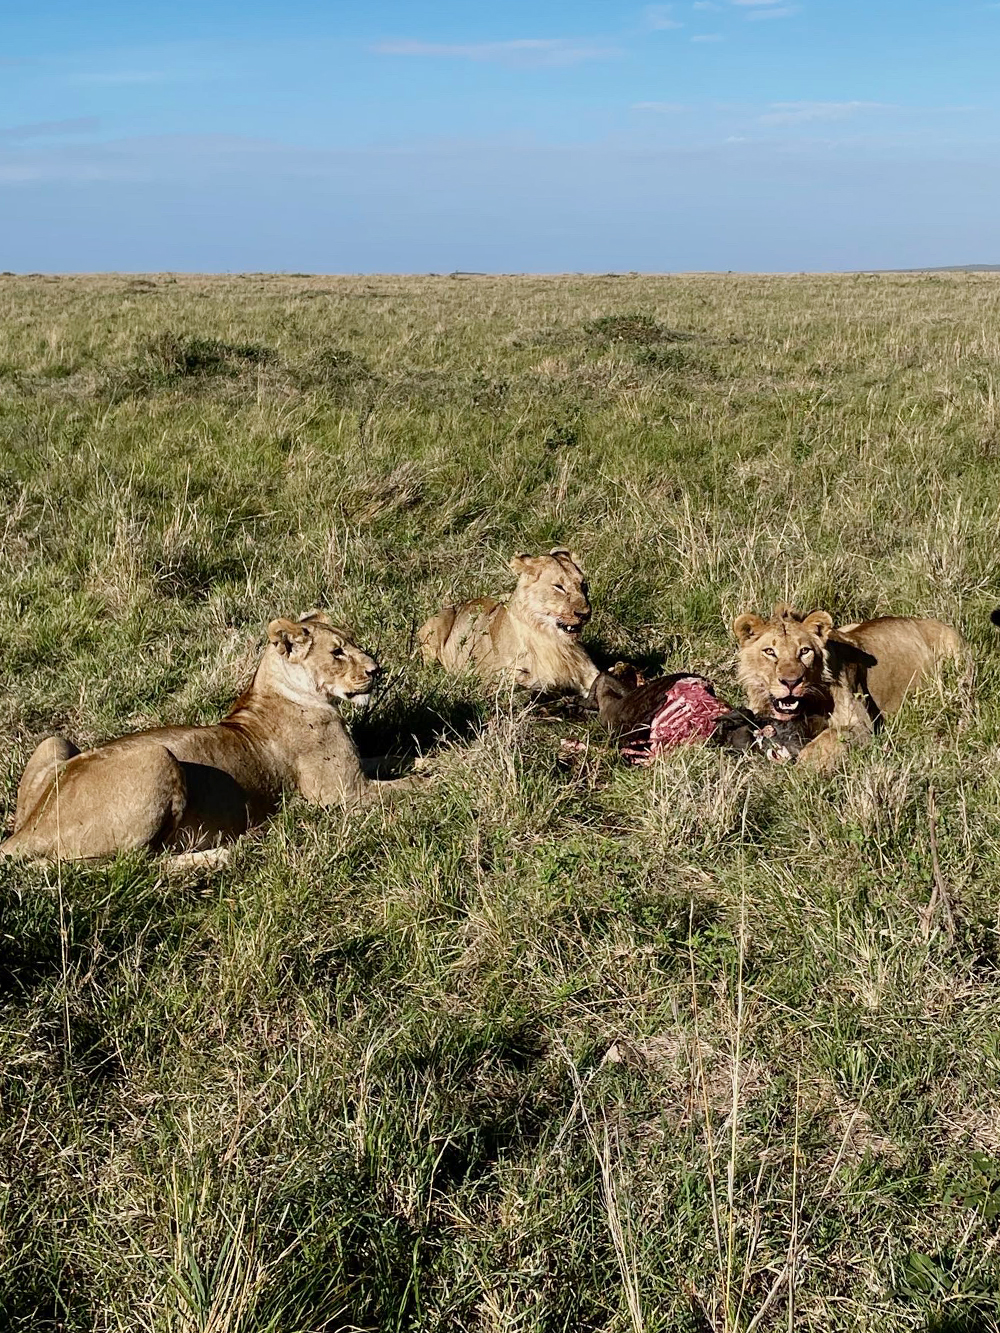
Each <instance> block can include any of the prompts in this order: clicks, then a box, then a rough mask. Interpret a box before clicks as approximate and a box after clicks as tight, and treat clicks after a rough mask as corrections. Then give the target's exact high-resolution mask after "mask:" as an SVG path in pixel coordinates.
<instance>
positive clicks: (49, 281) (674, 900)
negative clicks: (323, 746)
mask: <svg viewBox="0 0 1000 1333" xmlns="http://www.w3.org/2000/svg"><path fill="white" fill-rule="evenodd" d="M998 366H1000V275H978V274H970V275H966V274H956V275H948V276H939V275H920V276H845V277H830V278H813V277H787V278H778V277H740V276H718V277H707V276H706V277H685V278H669V277H664V278H642V277H636V276H614V275H608V276H606V277H593V278H582V277H577V278H574V277H565V278H555V279H533V278H485V277H475V276H468V277H465V276H455V277H451V278H448V277H426V278H357V279H339V278H338V279H333V278H318V277H296V276H289V277H283V278H272V277H267V276H259V275H250V276H242V277H232V278H197V277H191V278H173V277H168V276H154V277H149V278H127V277H120V278H119V277H109V278H86V279H85V278H79V279H77V278H58V279H57V278H42V277H35V278H14V277H10V276H7V277H3V278H0V495H2V499H3V508H2V511H0V533H2V540H0V664H2V681H3V688H2V690H0V738H2V742H3V747H2V753H0V806H2V813H3V815H4V816H5V818H6V821H7V824H6V826H7V827H9V822H10V819H11V817H12V814H13V799H14V791H15V786H16V781H17V777H18V775H19V772H20V769H21V766H22V764H23V763H24V761H25V759H26V757H27V755H28V754H29V752H30V750H31V748H32V746H33V745H34V744H35V743H36V741H37V739H38V738H39V737H40V736H41V735H43V734H44V733H46V732H48V731H49V730H52V729H56V728H58V729H60V730H64V731H66V732H67V733H68V734H70V735H71V736H72V737H73V738H74V739H75V740H76V741H77V742H78V743H81V744H85V743H90V742H94V741H97V740H99V739H100V738H103V737H107V736H109V735H112V734H117V733H120V732H122V731H124V730H127V729H134V728H139V727H143V726H148V725H153V724H158V723H161V722H182V721H185V722H202V721H208V720H214V719H215V718H217V717H218V716H219V715H220V713H221V712H222V711H224V709H225V708H226V706H227V704H228V703H229V702H230V701H231V700H232V699H233V698H234V697H235V695H236V694H237V692H238V690H239V688H240V687H241V685H242V684H243V683H244V681H245V679H246V677H247V676H248V674H249V672H250V670H251V667H252V665H253V663H254V661H255V657H256V655H257V653H258V652H259V649H260V645H261V643H262V630H263V627H264V626H265V625H266V623H267V621H268V620H269V619H270V618H272V617H273V616H276V615H279V614H288V613H294V612H298V611H301V610H303V609H305V608H307V607H310V606H313V605H322V606H325V607H328V608H330V609H331V611H333V612H335V613H336V616H337V617H338V618H342V619H344V620H346V621H347V622H348V623H350V624H352V625H354V626H355V627H356V629H357V632H358V636H359V639H360V641H361V642H362V643H364V644H365V645H366V646H368V647H370V648H371V649H373V650H374V651H375V652H376V653H377V655H378V656H379V657H380V658H381V660H382V662H383V664H384V665H385V666H386V667H388V668H390V671H389V679H388V681H387V683H386V686H385V688H384V689H383V691H382V693H381V695H380V697H379V700H378V702H377V703H376V704H375V706H374V707H373V709H372V710H371V712H370V713H369V715H368V716H366V717H364V718H362V719H360V720H359V721H358V722H357V723H356V725H355V734H356V736H357V738H358V740H359V743H360V744H361V745H362V747H363V748H365V749H368V750H370V751H372V752H376V751H379V750H382V749H384V748H385V746H386V744H387V742H390V741H393V740H395V739H396V738H398V737H400V736H402V737H403V739H404V742H405V743H406V744H408V745H409V746H410V748H411V749H413V750H416V749H420V750H423V751H425V752H428V753H432V754H434V755H435V756H436V761H435V762H436V766H437V780H436V782H435V783H434V785H433V787H432V789H431V791H430V792H429V793H427V794H419V795H417V796H414V797H413V798H412V799H411V800H409V801H407V802H406V803H405V804H400V805H399V806H397V807H396V808H394V809H393V810H392V812H391V815H390V814H389V813H386V812H383V811H382V810H378V809H376V810H374V811H371V812H369V813H366V814H364V815H361V816H356V817H350V818H348V817H345V816H343V815H342V814H340V813H337V812H323V811H319V810H315V809H312V808H309V807H306V806H305V805H303V804H301V803H296V802H289V803H288V805H287V807H286V808H285V809H284V811H283V812H282V813H281V815H280V816H279V817H278V818H277V819H276V820H275V821H274V822H273V823H272V824H271V825H269V826H268V827H266V828H264V829H261V830H260V831H259V832H258V833H256V834H254V835H253V836H251V837H248V838H246V839H245V840H244V841H243V842H242V843H241V844H240V846H239V849H238V851H237V853H236V854H235V856H234V858H233V860H232V862H231V863H230V865H229V866H228V867H227V868H226V869H225V870H223V871H220V872H218V873H216V874H213V875H211V876H209V877H207V878H201V879H189V880H179V881H178V880H168V879H167V877H166V876H165V874H164V871H163V867H162V865H160V864H158V863H157V862H156V861H155V860H154V861H148V860H144V859H142V858H129V859H121V860H119V861H117V862H115V863H113V864H109V865H104V866H100V867H96V868H95V867H86V866H84V867H81V866H70V865H64V866H62V867H61V868H55V867H53V868H51V869H49V870H43V869H38V868H32V867H23V866H22V867H11V866H9V865H4V866H3V868H2V869H0V876H2V880H0V884H2V889H0V936H2V940H0V1006H2V1011H0V1012H2V1019H0V1311H2V1313H0V1326H2V1327H3V1328H5V1329H6V1328H9V1329H12V1330H32V1331H34V1330H56V1329H59V1330H64V1331H65V1333H80V1331H81V1330H102V1331H103V1330H111V1329H115V1330H118V1329H120V1330H129V1333H134V1331H135V1330H150V1331H154V1330H155V1331H159V1330H163V1331H164V1333H166V1331H169V1333H195V1331H196V1330H199V1331H204V1333H265V1331H268V1333H311V1331H312V1330H320V1329H324V1330H345V1331H346V1330H362V1329H363V1330H372V1331H373V1333H375V1331H377V1333H403V1331H404V1330H477V1331H483V1333H485V1331H487V1330H488V1331H489V1333H500V1331H501V1330H503V1331H504V1333H515V1331H516V1333H535V1331H537V1333H556V1331H557V1330H558V1331H559V1333H579V1331H581V1330H598V1329H600V1330H609V1331H611V1330H614V1331H615V1333H618V1331H621V1333H640V1331H641V1333H654V1331H662V1333H673V1331H674V1330H689V1331H690V1333H699V1331H701V1333H707V1331H708V1330H712V1331H713V1333H714V1331H716V1330H719V1331H720V1333H722V1331H724V1333H736V1330H743V1331H744V1333H750V1330H753V1329H795V1330H834V1329H837V1330H844V1331H845V1333H854V1331H855V1330H880V1331H881V1330H897V1329H900V1330H906V1329H920V1330H922V1329H927V1330H935V1331H936V1333H958V1331H959V1330H966V1331H967V1333H973V1331H977V1330H993V1329H997V1328H998V1327H1000V1255H998V1251H997V1247H998V1243H1000V993H998V981H1000V938H998V929H1000V922H998V900H1000V892H998V874H997V866H998V860H1000V787H998V768H1000V764H998V760H1000V634H998V633H997V631H996V630H994V629H993V628H992V627H991V626H990V624H989V622H988V613H989V611H990V610H991V609H992V608H993V607H994V606H996V605H997V603H998V602H1000V486H998V477H1000V413H998V397H997V393H998V384H1000V378H998ZM556 542H559V543H565V544H567V545H571V546H572V547H573V549H574V550H575V551H577V552H579V553H580V555H581V557H582V559H583V562H584V564H585V566H586V568H587V571H588V574H589V575H590V579H591V584H592V589H593V600H594V605H595V616H594V620H593V623H592V626H591V628H590V630H589V631H588V636H587V639H586V640H585V641H587V642H589V644H590V646H591V648H592V650H593V652H594V653H595V656H598V657H599V658H601V659H602V660H614V659H615V658H617V657H628V658H630V659H632V660H633V661H638V662H641V663H643V664H645V665H646V666H647V667H659V666H662V667H663V668H665V669H668V670H675V669H680V668H687V667H691V668H695V669H698V670H702V671H705V672H706V673H707V674H709V675H710V676H711V677H712V678H713V679H715V680H717V681H718V682H719V688H720V693H723V694H725V693H727V692H728V693H729V695H730V697H733V698H735V692H734V691H733V690H732V664H733V647H734V645H733V641H732V640H731V638H730V635H729V630H728V625H729V623H730V622H731V620H732V617H733V615H734V614H736V613H737V612H739V611H742V610H746V609H758V610H765V609H767V608H768V607H769V606H770V604H771V603H772V602H773V601H774V600H775V599H776V598H778V597H789V598H791V599H793V600H795V601H796V603H797V604H798V605H800V606H802V607H814V606H823V607H826V608H827V609H829V610H830V611H831V612H832V613H833V614H834V615H835V616H837V617H838V618H839V619H841V620H844V619H848V618H849V619H852V620H853V619H857V618H861V617H863V616H866V615H872V614H878V613H883V612H887V611H900V612H918V613H926V614H933V615H939V616H942V617H943V618H945V619H949V620H952V621H953V622H954V623H956V624H958V625H960V626H961V628H962V629H963V630H964V631H965V633H966V634H967V636H968V638H969V640H970V642H971V644H972V647H973V651H974V654H975V658H976V663H977V669H976V676H975V681H974V683H973V685H972V687H971V688H970V684H969V682H968V681H965V682H962V681H958V680H953V681H951V682H949V684H948V686H947V688H945V689H939V690H933V691H928V692H927V693H926V694H925V695H924V696H923V697H922V698H921V699H920V700H919V701H918V702H917V703H916V704H915V705H914V706H913V707H911V708H909V709H908V710H907V711H906V712H905V713H904V714H903V715H902V716H900V717H899V718H898V719H897V720H896V721H895V722H894V723H893V725H892V726H890V727H889V729H888V730H887V731H886V732H885V733H884V734H883V735H882V736H881V737H880V738H878V739H877V740H876V741H875V743H874V744H873V745H872V746H871V747H870V748H869V749H867V750H864V751H859V752H856V753H854V754H853V755H852V756H851V758H850V762H849V765H848V768H847V769H846V771H845V772H843V773H842V774H840V775H838V776H836V777H834V778H818V777H810V776H808V775H803V774H800V773H797V772H795V771H793V770H789V769H786V768H783V767H780V766H772V765H767V764H764V763H753V762H741V761H738V760H736V759H729V758H727V757H725V756H722V755H720V754H718V753H715V752H710V751H707V750H693V751H689V752H683V753H675V754H673V755H671V756H669V757H667V758H665V759H663V760H662V761H660V762H659V763H658V765H657V766H656V768H655V769H653V770H628V769H625V768H624V767H623V766H622V765H621V764H620V763H619V762H618V761H617V760H616V758H615V756H614V754H613V753H611V752H610V750H609V749H608V747H607V746H606V745H605V744H604V743H603V742H602V740H601V738H600V737H599V736H598V735H597V733H596V732H595V731H593V730H592V728H590V726H589V725H588V724H587V723H586V722H585V721H582V720H579V719H575V720H574V719H572V718H569V719H565V718H563V719H560V718H558V717H551V716H545V715H544V714H543V713H542V712H541V711H540V710H539V709H538V708H537V707H535V706H533V705H532V704H531V702H530V701H529V700H527V699H525V698H519V697H515V698H513V699H512V698H511V697H510V696H509V695H506V696H505V695H501V696H500V697H498V698H492V697H490V696H489V695H488V694H487V693H486V692H485V691H483V690H482V689H480V688H479V687H477V686H476V685H475V684H474V683H472V682H469V681H462V680H458V681H456V680H449V679H446V678H444V677H442V676H441V675H440V674H438V673H437V672H435V671H434V670H433V669H431V668H427V667H423V666H422V665H419V664H418V663H416V662H414V661H411V660H408V655H409V652H410V648H411V643H412V633H413V628H414V626H415V624H417V623H419V620H420V619H422V618H423V617H424V616H425V615H426V614H427V613H428V612H429V611H431V610H432V609H434V608H435V607H436V606H437V605H438V604H439V603H440V601H441V600H442V599H443V598H444V597H445V595H446V594H448V593H455V594H465V595H468V594H473V593H477V592H483V591H496V590H498V589H500V588H506V587H508V586H509V585H510V579H509V575H508V573H507V570H506V561H507V559H508V557H509V555H510V554H511V553H512V552H514V551H516V550H538V549H543V548H548V547H549V546H551V545H553V544H555V543H556ZM565 736H571V737H576V738H586V737H588V736H589V737H591V745H590V748H589V750H588V751H587V753H586V754H585V755H583V756H582V757H581V758H580V759H579V760H577V761H575V762H568V761H566V760H564V759H562V758H561V755H560V749H559V742H560V739H561V738H563V737H565ZM411 738H412V739H411ZM935 882H937V883H938V885H939V898H940V890H942V889H943V891H944V895H945V897H946V899H947V902H948V904H950V908H951V911H952V914H953V924H952V923H951V922H949V919H948V915H947V912H946V911H944V910H939V911H938V912H937V914H935V916H934V918H933V920H931V921H929V922H928V920H927V917H926V915H925V914H924V913H923V909H925V908H926V906H927V904H928V902H929V900H930V898H931V894H932V891H933V889H934V885H935Z"/></svg>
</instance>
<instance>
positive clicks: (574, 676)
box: [417, 547, 597, 694]
mask: <svg viewBox="0 0 1000 1333" xmlns="http://www.w3.org/2000/svg"><path fill="white" fill-rule="evenodd" d="M510 567H511V569H512V570H513V571H514V573H515V574H517V576H518V579H517V587H516V588H515V589H514V591H513V593H512V594H511V596H510V597H509V598H508V599H507V600H506V602H501V601H498V600H497V599H496V598H494V597H479V598H476V599H475V601H471V602H461V603H459V604H458V605H457V606H445V607H443V608H442V609H441V610H440V611H439V612H438V613H437V615H435V616H431V618H430V620H428V621H426V622H425V623H424V624H423V625H421V627H420V629H419V630H418V631H417V643H418V646H419V648H420V652H421V654H422V656H423V659H424V661H425V662H440V663H441V665H442V666H443V667H444V668H445V670H446V671H464V670H466V669H470V668H471V669H472V670H473V671H475V672H476V674H477V675H478V676H479V677H480V678H481V679H482V680H489V681H494V680H503V679H508V680H513V681H514V683H516V684H518V685H523V686H525V688H527V689H529V690H559V689H573V690H577V691H579V693H580V694H586V693H587V692H588V690H589V689H590V687H591V685H592V684H593V681H594V678H595V676H596V675H597V667H596V666H595V665H594V664H593V662H592V661H591V660H590V657H589V656H588V655H587V653H586V652H585V651H584V649H583V648H581V647H580V644H579V642H578V639H579V636H580V633H581V631H582V629H583V627H584V625H586V623H587V621H588V620H589V619H590V602H589V601H588V598H587V592H588V589H587V580H586V577H585V576H584V573H583V570H582V569H581V568H580V566H579V564H578V563H577V559H576V556H574V555H571V554H570V552H569V551H567V550H565V549H564V548H562V547H555V548H554V549H553V550H551V551H550V552H549V554H548V555H515V556H514V558H513V559H512V560H511V562H510Z"/></svg>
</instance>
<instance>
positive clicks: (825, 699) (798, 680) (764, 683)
mask: <svg viewBox="0 0 1000 1333" xmlns="http://www.w3.org/2000/svg"><path fill="white" fill-rule="evenodd" d="M733 633H734V634H735V635H736V638H737V640H738V641H739V645H740V648H739V660H738V666H737V678H738V680H739V682H740V684H741V685H742V686H743V688H744V690H745V691H746V696H747V702H748V704H749V705H750V707H751V708H752V709H753V711H754V712H755V713H763V714H769V715H770V716H772V717H776V718H784V719H788V718H802V719H803V720H804V721H805V722H806V723H807V725H808V726H809V729H810V730H811V731H812V733H813V735H814V739H813V740H811V741H810V742H809V744H808V745H806V746H805V747H804V748H803V750H802V752H801V753H800V755H799V762H800V763H804V764H810V765H812V766H814V767H818V768H830V767H832V766H833V765H834V764H835V763H836V761H837V758H838V755H839V752H840V746H841V742H842V741H845V740H852V739H864V738H866V737H868V736H870V735H871V733H872V730H873V729H874V727H875V726H876V725H877V724H878V722H879V721H880V719H881V718H882V716H883V715H884V714H889V713H894V712H896V711H897V709H898V708H899V707H900V706H901V705H902V703H903V701H904V699H905V698H906V697H907V695H908V694H910V693H911V692H912V691H913V690H914V689H915V688H916V687H917V686H919V685H920V684H921V682H922V681H924V680H926V679H927V678H928V677H929V676H931V675H932V674H933V673H934V672H935V671H937V670H938V669H939V667H940V665H941V663H942V662H944V661H946V660H948V659H951V660H959V659H960V657H961V655H962V651H963V648H964V643H963V640H962V637H961V635H960V634H959V633H958V631H957V630H954V629H952V628H951V626H950V625H945V624H944V623H943V622H942V621H940V620H921V619H918V618H916V617H914V616H881V617H879V618H878V619H877V620H865V621H863V622H861V623H860V624H856V625H845V626H843V627H842V628H841V629H834V625H833V618H832V617H831V616H830V614H829V613H828V612H826V611H811V612H810V613H809V614H808V615H802V614H801V613H799V612H797V611H795V610H793V609H792V607H790V606H788V605H786V604H785V603H780V602H779V603H778V605H777V606H775V608H774V611H773V612H772V614H771V619H770V620H763V619H761V617H760V616H756V615H753V614H752V613H750V612H747V613H744V614H743V615H741V616H737V617H736V619H735V620H734V621H733Z"/></svg>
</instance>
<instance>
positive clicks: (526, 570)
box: [510, 551, 538, 575]
mask: <svg viewBox="0 0 1000 1333" xmlns="http://www.w3.org/2000/svg"><path fill="white" fill-rule="evenodd" d="M537 558H538V557H537V556H534V555H529V553H528V552H527V551H523V552H522V553H521V554H520V555H512V556H511V558H510V567H511V569H512V570H513V571H514V573H515V574H517V575H521V574H530V573H531V572H532V571H533V568H534V564H535V560H536V559H537Z"/></svg>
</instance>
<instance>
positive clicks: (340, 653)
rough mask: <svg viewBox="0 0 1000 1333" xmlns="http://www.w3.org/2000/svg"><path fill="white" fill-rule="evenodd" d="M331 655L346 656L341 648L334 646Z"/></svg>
mask: <svg viewBox="0 0 1000 1333" xmlns="http://www.w3.org/2000/svg"><path fill="white" fill-rule="evenodd" d="M333 655H334V657H346V656H347V654H346V653H345V652H344V650H343V648H334V650H333Z"/></svg>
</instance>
